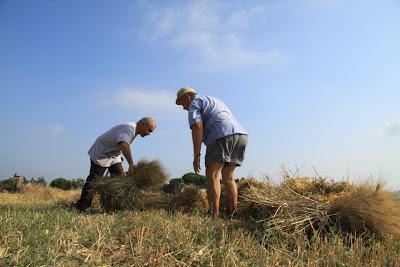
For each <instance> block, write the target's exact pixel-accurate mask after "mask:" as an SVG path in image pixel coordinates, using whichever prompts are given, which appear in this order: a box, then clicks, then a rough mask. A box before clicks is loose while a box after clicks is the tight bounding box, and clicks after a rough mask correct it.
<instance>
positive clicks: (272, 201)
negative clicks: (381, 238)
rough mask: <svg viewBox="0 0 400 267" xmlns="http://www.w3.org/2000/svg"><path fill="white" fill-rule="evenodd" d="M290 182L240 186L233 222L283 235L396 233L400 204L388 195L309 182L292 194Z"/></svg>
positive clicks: (399, 224)
mask: <svg viewBox="0 0 400 267" xmlns="http://www.w3.org/2000/svg"><path fill="white" fill-rule="evenodd" d="M295 183H296V181H288V180H287V179H286V180H284V181H283V182H282V183H281V184H280V185H274V184H271V183H267V182H262V183H261V182H255V181H252V180H250V181H249V182H247V183H246V181H243V182H241V184H239V190H238V191H239V206H238V215H239V217H241V218H242V219H246V218H247V219H248V218H249V217H251V218H253V219H254V220H255V221H256V222H259V223H260V222H263V223H267V224H268V226H267V228H268V229H278V230H279V231H280V232H281V233H283V234H293V233H294V232H300V231H305V232H306V233H307V232H308V233H309V232H310V231H312V232H315V231H317V232H320V233H324V232H328V231H330V230H332V229H336V230H337V231H338V232H341V233H343V234H349V233H357V234H375V235H383V234H395V235H398V234H400V205H399V202H398V200H396V198H395V196H394V194H392V193H388V192H383V191H380V190H376V189H375V188H374V187H371V186H358V187H356V186H354V185H352V186H349V184H348V183H347V184H346V183H338V184H334V182H333V181H331V182H329V183H326V181H321V180H315V181H312V180H310V181H309V182H307V184H306V183H303V185H304V184H306V185H305V186H303V187H302V188H301V190H296V189H299V187H295V186H294V185H295ZM317 185H318V186H317ZM307 188H308V190H309V191H307ZM340 190H343V191H341V192H340Z"/></svg>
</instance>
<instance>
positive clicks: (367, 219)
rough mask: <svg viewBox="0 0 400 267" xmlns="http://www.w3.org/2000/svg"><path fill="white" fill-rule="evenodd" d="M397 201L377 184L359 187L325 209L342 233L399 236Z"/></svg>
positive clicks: (399, 218)
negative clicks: (375, 185)
mask: <svg viewBox="0 0 400 267" xmlns="http://www.w3.org/2000/svg"><path fill="white" fill-rule="evenodd" d="M399 203H400V202H399V201H398V199H397V198H396V197H395V195H394V194H393V193H389V192H384V191H381V190H379V186H377V187H372V186H367V185H364V186H360V187H357V188H354V189H353V190H352V191H350V192H348V193H347V194H343V195H342V197H339V198H337V199H336V200H335V201H333V202H332V203H331V205H330V207H329V209H328V211H327V213H328V215H329V217H330V220H331V221H332V223H333V225H334V226H335V228H336V229H338V230H340V231H341V232H345V233H357V234H369V235H370V234H379V235H384V234H394V235H398V236H399V235H400V204H399Z"/></svg>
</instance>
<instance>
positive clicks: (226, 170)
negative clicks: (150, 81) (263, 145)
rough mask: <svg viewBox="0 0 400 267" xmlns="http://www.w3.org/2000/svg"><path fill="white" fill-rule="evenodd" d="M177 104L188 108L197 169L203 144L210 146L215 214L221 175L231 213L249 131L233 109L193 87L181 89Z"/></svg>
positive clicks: (211, 197) (209, 181) (208, 168)
mask: <svg viewBox="0 0 400 267" xmlns="http://www.w3.org/2000/svg"><path fill="white" fill-rule="evenodd" d="M176 104H177V105H181V106H182V107H183V109H184V110H187V111H188V115H189V125H190V128H191V129H192V140H193V157H194V160H193V169H194V171H195V172H196V173H198V172H199V171H200V156H201V153H200V152H201V144H202V143H203V142H204V144H205V145H206V147H207V150H206V156H205V165H206V181H207V197H208V202H209V205H210V207H211V211H212V213H213V215H214V217H216V218H218V217H219V201H220V195H221V185H220V176H221V173H222V181H223V183H224V185H225V193H226V200H227V203H226V205H227V206H226V208H227V210H228V212H229V213H230V215H232V214H234V213H235V212H236V210H237V199H238V193H237V186H236V182H235V168H236V167H237V166H240V165H241V164H242V161H243V159H244V153H245V150H246V146H247V136H248V134H247V132H246V130H245V129H243V128H242V127H241V126H240V124H239V122H238V121H237V120H236V119H235V117H234V116H233V114H232V112H231V111H230V110H229V108H228V107H227V106H226V105H225V104H224V103H223V102H222V101H221V100H218V99H216V98H214V97H210V96H199V95H197V93H196V91H195V90H194V89H193V88H190V87H183V88H181V89H180V90H179V91H178V93H177V96H176Z"/></svg>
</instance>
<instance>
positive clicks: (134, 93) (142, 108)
mask: <svg viewBox="0 0 400 267" xmlns="http://www.w3.org/2000/svg"><path fill="white" fill-rule="evenodd" d="M175 97H176V96H175V95H174V94H172V93H170V92H167V91H163V90H144V89H121V90H119V91H117V92H116V93H115V94H114V95H113V96H112V97H106V99H107V100H106V101H104V100H103V101H102V105H103V106H106V107H118V108H121V109H125V110H132V111H135V112H141V113H144V114H150V115H151V114H157V115H171V114H173V113H177V112H178V110H179V109H178V108H177V106H176V105H175Z"/></svg>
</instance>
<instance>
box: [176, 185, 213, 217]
mask: <svg viewBox="0 0 400 267" xmlns="http://www.w3.org/2000/svg"><path fill="white" fill-rule="evenodd" d="M169 205H170V209H173V210H181V211H184V212H193V211H199V212H204V213H205V212H207V211H208V201H207V195H206V193H205V192H203V191H201V190H200V189H198V188H197V187H195V186H193V185H187V186H185V187H184V189H183V192H181V193H178V194H176V195H175V196H174V197H173V198H172V199H171V201H170V203H169Z"/></svg>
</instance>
